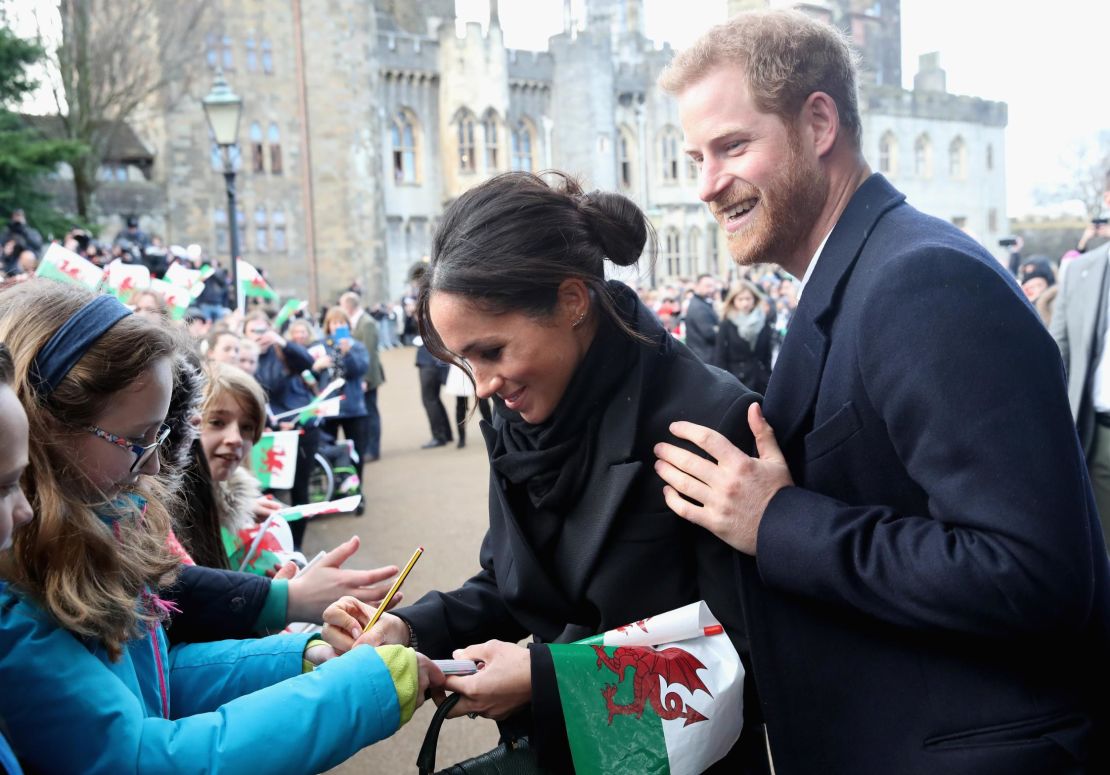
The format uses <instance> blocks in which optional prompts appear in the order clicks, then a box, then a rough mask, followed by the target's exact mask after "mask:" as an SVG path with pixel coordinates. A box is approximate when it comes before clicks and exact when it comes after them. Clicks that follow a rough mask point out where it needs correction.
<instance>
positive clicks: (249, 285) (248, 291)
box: [235, 259, 278, 309]
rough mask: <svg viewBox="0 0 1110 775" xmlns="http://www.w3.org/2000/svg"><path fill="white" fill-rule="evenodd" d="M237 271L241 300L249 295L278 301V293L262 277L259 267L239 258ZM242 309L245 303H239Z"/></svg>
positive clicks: (236, 266)
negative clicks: (256, 267)
mask: <svg viewBox="0 0 1110 775" xmlns="http://www.w3.org/2000/svg"><path fill="white" fill-rule="evenodd" d="M235 269H236V272H237V273H238V275H239V299H240V300H241V301H243V300H245V299H246V298H248V297H252V296H256V297H258V298H262V299H268V300H269V301H277V298H278V295H277V293H276V292H275V291H274V289H273V288H271V287H270V285H269V283H267V282H266V280H265V279H264V278H263V277H262V275H261V274H260V273H259V271H258V270H257V269H255V268H254V267H253V266H251V265H250V264H248V263H247V262H246V261H244V260H243V259H239V260H238V262H237V263H236V264H235ZM239 307H240V309H241V308H242V307H243V304H240V305H239Z"/></svg>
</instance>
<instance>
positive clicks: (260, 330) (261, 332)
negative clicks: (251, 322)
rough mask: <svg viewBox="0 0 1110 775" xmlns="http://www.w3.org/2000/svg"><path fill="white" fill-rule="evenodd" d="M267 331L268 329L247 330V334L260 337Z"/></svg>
mask: <svg viewBox="0 0 1110 775" xmlns="http://www.w3.org/2000/svg"><path fill="white" fill-rule="evenodd" d="M269 330H270V329H268V328H250V329H247V333H250V334H254V335H255V336H262V335H263V334H264V333H266V332H267V331H269Z"/></svg>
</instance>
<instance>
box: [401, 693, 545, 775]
mask: <svg viewBox="0 0 1110 775" xmlns="http://www.w3.org/2000/svg"><path fill="white" fill-rule="evenodd" d="M461 696H462V695H460V694H452V695H451V696H450V697H448V698H447V699H446V700H445V701H444V703H443V704H442V705H440V706H439V707H438V708H437V709H436V713H435V715H434V716H432V722H431V723H430V724H428V733H427V734H426V735H424V744H423V745H421V746H420V753H419V754H418V755H417V757H416V766H417V767H418V768H419V769H420V775H432V773H435V775H543V770H541V769H540V765H539V763H538V761H537V760H536V752H535V750H534V749H532V747H531V746H530V745H529V744H528V738H527V737H522V738H519V739H517V740H514V741H512V742H507V743H501V744H500V745H499V746H497V747H496V748H494V749H493V750H491V751H486V752H485V753H483V754H479V755H478V756H475V757H474V758H472V759H467V760H466V761H461V762H459V763H458V764H453V765H451V766H450V767H448V768H447V769H445V770H438V771H437V770H436V745H437V744H438V743H439V729H440V727H442V726H443V720H444V719H445V718H447V714H448V713H450V712H451V708H453V707H455V704H456V703H458V701H459V698H460V697H461Z"/></svg>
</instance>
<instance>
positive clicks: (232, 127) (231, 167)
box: [202, 71, 243, 309]
mask: <svg viewBox="0 0 1110 775" xmlns="http://www.w3.org/2000/svg"><path fill="white" fill-rule="evenodd" d="M202 102H203V104H204V115H205V116H206V117H207V119H208V126H209V127H210V128H211V130H212V137H213V138H215V140H216V145H218V146H219V147H220V152H221V154H222V155H223V160H224V181H225V182H226V184H227V225H228V228H229V229H230V230H231V233H230V235H229V242H230V243H231V293H232V294H233V296H232V298H233V299H234V301H233V303H232V308H233V309H238V308H239V267H238V261H239V223H238V220H239V218H238V210H237V207H236V204H235V164H234V163H233V159H232V156H231V148H232V146H234V145H236V144H237V143H238V141H239V116H240V114H241V113H242V111H243V99H242V98H241V97H240V96H239V95H237V94H236V93H235V92H233V91H232V90H231V86H229V85H228V83H227V81H226V80H225V79H224V74H223V72H222V71H216V79H215V80H214V81H213V82H212V91H210V92H208V96H207V97H205V98H204V100H202Z"/></svg>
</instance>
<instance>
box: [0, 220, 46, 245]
mask: <svg viewBox="0 0 1110 775" xmlns="http://www.w3.org/2000/svg"><path fill="white" fill-rule="evenodd" d="M10 240H15V241H16V244H17V245H19V246H20V247H22V248H24V249H27V248H30V249H31V250H33V251H35V253H41V252H42V235H41V234H39V231H38V229H36V228H34V227H33V226H30V225H28V224H26V223H19V222H17V221H9V222H8V225H7V226H6V227H5V229H4V233H3V235H0V245H5V244H7V243H8V241H10ZM17 253H18V250H17Z"/></svg>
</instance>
